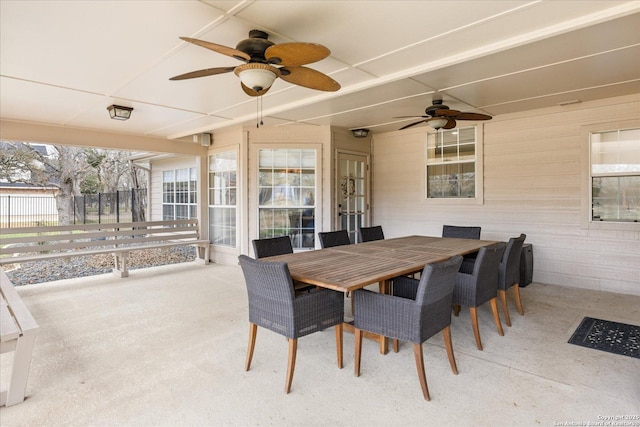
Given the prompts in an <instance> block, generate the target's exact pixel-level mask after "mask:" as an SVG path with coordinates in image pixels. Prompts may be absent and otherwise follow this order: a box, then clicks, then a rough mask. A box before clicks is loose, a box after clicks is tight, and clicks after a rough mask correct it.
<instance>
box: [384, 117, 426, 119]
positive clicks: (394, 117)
mask: <svg viewBox="0 0 640 427" xmlns="http://www.w3.org/2000/svg"><path fill="white" fill-rule="evenodd" d="M430 117H431V116H396V117H392V119H419V118H423V119H428V118H430Z"/></svg>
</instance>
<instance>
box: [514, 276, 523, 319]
mask: <svg viewBox="0 0 640 427" xmlns="http://www.w3.org/2000/svg"><path fill="white" fill-rule="evenodd" d="M513 294H514V296H515V297H516V307H517V308H518V313H520V316H524V309H523V308H522V300H521V299H520V284H519V283H516V284H515V285H514V286H513Z"/></svg>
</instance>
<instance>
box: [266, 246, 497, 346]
mask: <svg viewBox="0 0 640 427" xmlns="http://www.w3.org/2000/svg"><path fill="white" fill-rule="evenodd" d="M494 243H496V242H495V241H490V240H475V239H458V238H447V237H432V236H405V237H397V238H393V239H384V240H375V241H372V242H366V243H358V244H354V245H344V246H335V247H332V248H326V249H319V250H314V251H306V252H296V253H293V254H286V255H278V256H273V257H269V259H268V260H269V261H278V262H286V263H287V264H288V266H289V271H290V273H291V277H292V278H293V279H294V280H296V281H298V282H304V283H309V284H312V285H316V286H319V287H322V288H327V289H333V290H335V291H339V292H344V293H348V292H352V291H355V290H357V289H362V288H364V287H366V286H369V285H372V284H375V283H378V284H379V285H380V292H384V293H386V292H387V291H388V289H389V282H390V279H392V278H394V277H397V276H402V275H406V274H412V273H416V272H419V271H422V269H423V268H424V266H425V265H426V264H429V263H433V262H440V261H445V260H447V259H449V258H451V257H453V256H455V255H466V254H470V253H473V252H477V251H478V250H480V248H482V247H483V246H489V245H492V244H494ZM386 351H387V342H386V339H385V338H382V339H380V352H381V353H383V354H384V353H386Z"/></svg>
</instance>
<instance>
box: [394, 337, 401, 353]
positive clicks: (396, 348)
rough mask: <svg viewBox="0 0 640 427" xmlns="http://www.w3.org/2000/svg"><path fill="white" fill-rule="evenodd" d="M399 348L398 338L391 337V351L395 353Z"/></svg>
mask: <svg viewBox="0 0 640 427" xmlns="http://www.w3.org/2000/svg"><path fill="white" fill-rule="evenodd" d="M399 350H400V348H399V344H398V340H397V339H396V338H394V339H393V352H394V353H397V352H398V351H399Z"/></svg>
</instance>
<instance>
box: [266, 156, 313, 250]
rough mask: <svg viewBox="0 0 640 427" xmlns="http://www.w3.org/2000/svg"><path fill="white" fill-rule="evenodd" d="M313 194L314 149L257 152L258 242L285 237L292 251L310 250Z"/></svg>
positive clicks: (311, 246)
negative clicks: (290, 241) (295, 249)
mask: <svg viewBox="0 0 640 427" xmlns="http://www.w3.org/2000/svg"><path fill="white" fill-rule="evenodd" d="M315 194H316V150H315V149H298V148H288V149H260V150H259V151H258V198H259V200H258V231H259V237H260V238H269V237H277V236H283V235H288V236H290V237H291V240H292V245H293V247H294V248H298V249H300V248H313V247H314V246H315V244H314V236H315V217H316V215H315V214H316V204H315Z"/></svg>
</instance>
